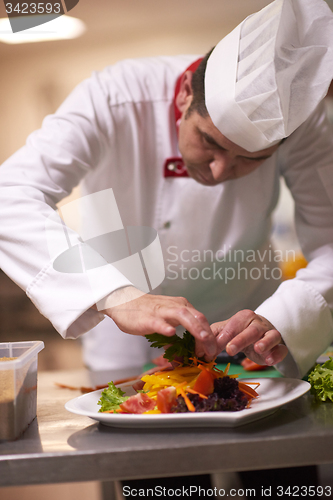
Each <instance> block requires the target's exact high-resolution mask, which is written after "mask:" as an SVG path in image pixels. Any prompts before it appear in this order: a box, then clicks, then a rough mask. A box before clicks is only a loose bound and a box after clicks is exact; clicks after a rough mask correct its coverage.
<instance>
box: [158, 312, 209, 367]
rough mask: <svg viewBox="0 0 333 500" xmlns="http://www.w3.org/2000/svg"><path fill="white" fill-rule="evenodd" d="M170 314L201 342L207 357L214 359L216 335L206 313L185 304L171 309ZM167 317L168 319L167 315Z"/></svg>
mask: <svg viewBox="0 0 333 500" xmlns="http://www.w3.org/2000/svg"><path fill="white" fill-rule="evenodd" d="M168 315H171V318H170V319H172V321H174V320H175V319H176V320H177V321H178V324H180V325H182V326H184V327H185V328H186V330H188V331H189V332H190V333H191V334H192V335H193V337H195V338H196V339H198V340H199V341H200V342H201V345H202V348H203V350H204V353H205V355H206V357H208V358H209V359H212V358H214V357H215V356H216V355H217V342H216V339H215V335H214V334H213V332H212V331H211V329H210V326H209V323H208V321H207V319H206V317H205V316H204V314H202V313H200V312H199V311H196V310H195V309H194V308H193V309H192V306H191V307H186V306H183V307H179V308H176V309H170V310H169V311H168ZM165 319H166V320H168V318H167V317H166V318H165Z"/></svg>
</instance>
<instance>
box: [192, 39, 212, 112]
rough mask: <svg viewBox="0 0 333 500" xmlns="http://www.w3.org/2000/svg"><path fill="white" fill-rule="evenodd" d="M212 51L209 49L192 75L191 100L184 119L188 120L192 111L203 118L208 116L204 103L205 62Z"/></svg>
mask: <svg viewBox="0 0 333 500" xmlns="http://www.w3.org/2000/svg"><path fill="white" fill-rule="evenodd" d="M213 48H214V47H213ZM212 51H213V49H211V50H210V51H209V52H208V53H207V54H206V55H205V56H204V58H203V59H202V61H201V62H200V64H199V66H198V67H197V69H196V70H195V72H194V73H193V76H192V83H191V86H192V93H193V98H192V102H191V105H190V107H189V108H188V110H187V112H186V115H185V119H186V118H188V117H189V116H190V115H191V114H192V113H193V111H196V112H197V113H198V114H199V115H200V116H202V117H204V118H205V117H206V116H207V115H208V111H207V108H206V103H205V72H206V66H207V61H208V58H209V56H210V55H211V53H212Z"/></svg>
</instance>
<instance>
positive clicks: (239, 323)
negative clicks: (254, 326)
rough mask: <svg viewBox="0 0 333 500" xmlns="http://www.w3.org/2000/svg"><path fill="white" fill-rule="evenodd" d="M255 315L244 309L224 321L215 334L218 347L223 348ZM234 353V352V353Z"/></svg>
mask: <svg viewBox="0 0 333 500" xmlns="http://www.w3.org/2000/svg"><path fill="white" fill-rule="evenodd" d="M256 317H257V315H256V314H255V313H254V312H253V311H250V310H248V309H244V310H242V311H239V312H238V313H236V314H234V315H233V316H232V317H231V318H230V319H229V320H227V321H226V322H225V325H224V326H223V328H222V330H221V331H220V333H218V335H217V343H218V348H219V349H220V350H223V349H225V348H226V346H227V344H228V343H229V342H230V341H231V340H232V339H233V338H234V337H236V336H237V335H239V334H240V333H241V332H243V331H244V330H245V329H246V328H247V327H248V326H249V324H250V323H251V321H253V320H254V319H255V318H256ZM235 354H236V353H235Z"/></svg>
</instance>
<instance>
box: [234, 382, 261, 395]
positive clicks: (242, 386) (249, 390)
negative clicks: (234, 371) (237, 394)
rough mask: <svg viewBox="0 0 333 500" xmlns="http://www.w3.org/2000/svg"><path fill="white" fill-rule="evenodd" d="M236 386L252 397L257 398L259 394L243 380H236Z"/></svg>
mask: <svg viewBox="0 0 333 500" xmlns="http://www.w3.org/2000/svg"><path fill="white" fill-rule="evenodd" d="M238 387H239V389H240V390H241V391H242V392H245V394H248V395H249V396H251V397H252V398H257V397H258V396H259V394H258V393H257V392H256V391H255V390H254V389H252V387H249V386H248V385H246V384H244V382H239V381H238Z"/></svg>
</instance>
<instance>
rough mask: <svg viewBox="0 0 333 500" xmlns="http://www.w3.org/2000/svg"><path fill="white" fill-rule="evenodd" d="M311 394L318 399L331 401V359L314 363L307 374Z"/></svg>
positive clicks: (332, 390)
mask: <svg viewBox="0 0 333 500" xmlns="http://www.w3.org/2000/svg"><path fill="white" fill-rule="evenodd" d="M308 380H309V382H310V384H311V394H313V395H314V396H315V397H316V399H318V400H319V401H327V400H330V401H332V402H333V359H332V358H330V359H328V360H327V361H325V363H323V364H322V365H316V366H315V368H314V369H313V371H312V372H311V373H310V374H309V377H308Z"/></svg>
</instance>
